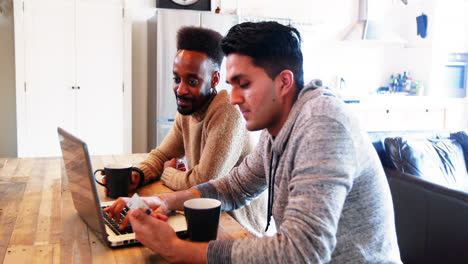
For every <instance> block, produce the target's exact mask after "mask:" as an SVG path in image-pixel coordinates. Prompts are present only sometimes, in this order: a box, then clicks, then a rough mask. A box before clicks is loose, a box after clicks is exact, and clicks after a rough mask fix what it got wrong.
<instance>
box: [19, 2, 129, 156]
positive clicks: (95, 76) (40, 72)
mask: <svg viewBox="0 0 468 264" xmlns="http://www.w3.org/2000/svg"><path fill="white" fill-rule="evenodd" d="M14 4H15V49H16V50H15V53H16V54H15V55H16V82H17V96H16V97H17V124H18V156H19V157H28V156H58V155H60V154H61V153H60V148H59V144H58V137H57V131H56V130H57V126H61V127H63V128H65V129H66V130H69V131H70V132H72V133H74V134H75V135H77V136H78V137H80V138H82V139H83V140H85V141H86V142H87V143H88V147H89V150H90V152H91V154H120V153H126V152H130V151H131V150H130V149H129V147H128V146H129V145H131V144H129V142H130V141H131V133H130V134H129V133H128V131H126V130H128V129H131V126H130V125H128V124H131V119H129V116H131V115H128V114H126V113H125V111H131V109H129V105H128V102H129V100H128V97H129V96H131V86H130V82H128V78H127V77H126V74H125V72H126V71H127V69H128V64H129V62H125V60H126V56H125V54H126V52H125V50H129V49H130V47H128V45H127V44H126V43H128V41H125V37H126V35H128V32H126V31H127V30H128V26H126V24H125V23H126V22H125V18H124V12H123V11H124V5H123V0H100V1H93V0H25V1H24V2H22V1H19V0H18V1H15V2H14ZM126 63H127V65H126ZM128 135H130V137H129V136H128Z"/></svg>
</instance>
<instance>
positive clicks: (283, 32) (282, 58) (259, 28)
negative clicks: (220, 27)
mask: <svg viewBox="0 0 468 264" xmlns="http://www.w3.org/2000/svg"><path fill="white" fill-rule="evenodd" d="M221 48H222V50H223V52H224V54H225V55H226V56H227V55H229V54H231V53H238V54H241V55H245V56H249V57H251V58H252V61H253V64H254V65H256V66H258V67H261V68H263V69H264V70H265V72H266V73H267V74H268V76H269V77H270V78H271V79H274V78H275V77H276V76H277V75H278V74H279V73H280V72H281V71H283V70H285V69H289V70H291V71H292V72H293V74H294V81H295V83H296V88H297V91H298V92H299V91H300V90H301V89H302V88H303V87H304V70H303V58H302V51H301V35H300V34H299V31H298V30H297V29H295V28H294V27H291V26H284V25H281V24H279V23H277V22H274V21H264V22H257V23H252V22H245V23H242V24H238V25H235V26H233V27H232V28H231V29H230V30H229V32H228V34H227V35H226V37H224V38H223V39H222V41H221Z"/></svg>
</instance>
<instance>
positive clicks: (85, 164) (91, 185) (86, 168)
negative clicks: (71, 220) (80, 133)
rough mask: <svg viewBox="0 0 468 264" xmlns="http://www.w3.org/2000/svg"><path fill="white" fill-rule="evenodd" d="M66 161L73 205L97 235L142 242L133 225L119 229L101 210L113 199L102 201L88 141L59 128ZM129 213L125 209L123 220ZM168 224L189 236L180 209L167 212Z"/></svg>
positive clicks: (111, 242)
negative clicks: (95, 178)
mask: <svg viewBox="0 0 468 264" xmlns="http://www.w3.org/2000/svg"><path fill="white" fill-rule="evenodd" d="M57 132H58V136H59V142H60V147H61V149H62V156H63V162H64V164H65V171H66V174H67V178H68V187H69V189H70V191H71V194H72V199H73V204H74V206H75V209H76V211H78V215H79V216H80V217H81V218H82V219H83V221H84V222H85V223H86V224H87V225H88V226H89V228H90V229H91V230H93V232H94V233H96V235H97V237H98V238H99V239H100V240H101V241H103V242H104V243H106V244H107V245H108V246H109V247H120V246H128V245H134V244H139V242H138V241H137V240H136V239H135V233H133V231H132V230H131V226H127V228H125V230H123V231H119V230H118V226H119V223H120V222H119V223H115V222H114V220H113V219H111V218H109V217H108V216H107V213H104V212H103V211H102V210H103V209H104V208H106V207H107V206H110V205H111V204H112V203H113V201H110V202H102V203H101V202H100V200H99V195H98V191H97V186H96V183H95V181H94V175H93V168H92V165H91V159H90V156H89V152H88V147H87V145H86V143H85V142H84V141H82V140H80V139H79V138H77V137H75V136H73V135H72V134H70V133H69V132H67V131H65V130H64V129H62V128H60V127H59V128H57ZM125 214H126V210H124V211H123V212H122V214H121V219H123V217H124V216H125ZM168 217H169V218H168V220H167V223H168V224H169V225H170V226H172V228H173V229H174V230H175V232H176V234H177V235H178V236H179V237H186V236H187V223H186V221H185V216H184V215H183V214H182V213H180V212H172V213H171V214H169V215H168Z"/></svg>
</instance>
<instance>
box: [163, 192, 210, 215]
mask: <svg viewBox="0 0 468 264" xmlns="http://www.w3.org/2000/svg"><path fill="white" fill-rule="evenodd" d="M171 194H174V195H169V196H168V201H167V204H168V209H169V210H184V202H185V201H188V200H190V199H195V198H201V197H202V196H201V193H200V191H198V190H197V189H195V188H190V189H187V190H184V191H178V192H173V193H171Z"/></svg>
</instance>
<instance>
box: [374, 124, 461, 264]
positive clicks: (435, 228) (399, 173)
mask: <svg viewBox="0 0 468 264" xmlns="http://www.w3.org/2000/svg"><path fill="white" fill-rule="evenodd" d="M369 136H370V138H371V140H372V143H373V145H374V147H375V149H376V150H377V153H378V155H379V157H380V160H381V162H382V165H383V167H384V170H385V173H386V175H387V179H388V182H389V185H390V190H391V193H392V198H393V205H394V210H395V225H396V231H397V237H398V244H399V246H400V253H401V258H402V261H403V262H404V263H408V264H411V263H468V172H467V164H468V162H467V161H468V136H467V134H466V133H465V132H463V131H462V132H456V133H451V132H449V131H392V132H369Z"/></svg>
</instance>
